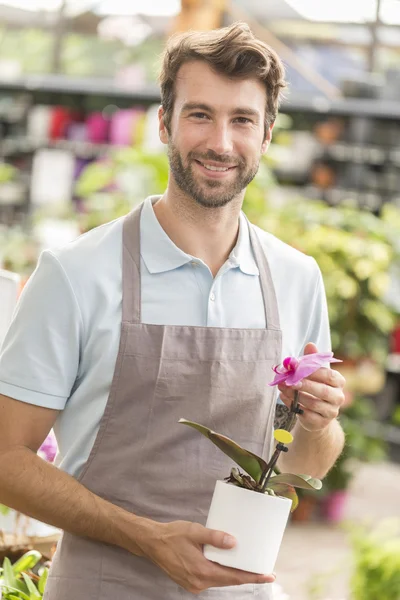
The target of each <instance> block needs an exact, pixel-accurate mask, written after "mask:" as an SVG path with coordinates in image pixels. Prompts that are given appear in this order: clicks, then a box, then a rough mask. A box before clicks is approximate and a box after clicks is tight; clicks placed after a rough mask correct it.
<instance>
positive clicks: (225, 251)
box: [154, 182, 244, 277]
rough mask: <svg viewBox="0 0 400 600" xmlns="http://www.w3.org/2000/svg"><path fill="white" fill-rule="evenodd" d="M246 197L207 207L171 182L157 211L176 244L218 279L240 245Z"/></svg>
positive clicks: (167, 232) (155, 207)
mask: <svg viewBox="0 0 400 600" xmlns="http://www.w3.org/2000/svg"><path fill="white" fill-rule="evenodd" d="M243 196H244V194H241V195H240V197H237V198H234V199H233V200H232V201H231V202H229V204H227V205H226V206H223V207H220V208H206V207H204V206H200V205H199V204H197V203H196V202H195V201H194V200H193V199H192V198H190V197H189V196H187V195H186V194H184V193H183V192H182V191H181V190H180V189H179V188H177V186H173V184H172V185H171V182H169V184H168V188H167V190H166V192H165V194H164V195H163V196H162V197H161V198H160V199H159V200H158V201H157V202H156V203H155V205H154V212H155V214H156V217H157V219H158V221H159V223H160V225H161V227H162V228H163V229H164V231H165V232H166V234H167V235H168V237H169V238H170V239H171V240H172V241H173V242H174V244H175V245H176V246H178V248H180V249H181V250H183V251H184V252H186V253H187V254H190V255H191V256H195V257H196V258H199V259H201V260H202V261H203V262H205V264H206V265H207V266H208V267H209V268H210V271H211V272H212V274H213V276H214V277H215V275H216V274H217V273H218V271H219V269H220V268H221V267H222V265H223V264H224V263H225V261H226V260H227V258H228V256H229V254H230V252H231V251H232V249H233V248H234V246H235V244H236V240H237V237H238V233H239V214H240V210H241V206H242V203H243Z"/></svg>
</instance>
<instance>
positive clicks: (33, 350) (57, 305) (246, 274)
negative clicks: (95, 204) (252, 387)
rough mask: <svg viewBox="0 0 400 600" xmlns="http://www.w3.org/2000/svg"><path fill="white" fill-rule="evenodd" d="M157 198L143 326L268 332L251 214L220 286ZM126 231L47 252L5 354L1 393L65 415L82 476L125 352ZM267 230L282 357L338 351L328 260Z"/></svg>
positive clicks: (65, 465)
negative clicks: (174, 233)
mask: <svg viewBox="0 0 400 600" xmlns="http://www.w3.org/2000/svg"><path fill="white" fill-rule="evenodd" d="M155 200H156V198H148V199H147V200H146V201H145V203H144V207H143V211H142V216H141V270H142V320H143V322H145V323H153V324H166V325H168V324H170V325H195V326H196V325H197V326H208V327H230V328H261V327H265V315H264V310H263V300H262V295H261V289H260V281H259V271H258V267H257V264H256V262H255V259H254V256H253V252H252V248H251V244H250V237H249V230H248V224H247V220H246V218H245V216H244V215H243V214H241V215H240V222H239V236H238V240H237V244H236V246H235V248H234V249H233V250H232V252H231V254H230V256H229V258H228V260H227V261H226V263H225V264H224V265H223V266H222V268H221V269H220V271H219V273H218V274H217V276H216V277H215V278H213V276H212V274H211V272H210V270H209V268H208V267H207V265H206V264H205V263H204V262H203V261H201V260H200V259H198V258H196V257H194V256H190V255H189V254H186V253H185V252H183V251H182V250H180V249H179V248H178V247H177V246H176V245H175V244H174V243H173V242H172V241H171V240H170V238H169V237H168V236H167V234H166V233H165V232H164V230H163V229H162V227H161V226H160V224H159V222H158V220H157V217H156V216H155V213H154V210H153V205H152V202H154V201H155ZM122 223H123V219H122V218H121V219H117V220H115V221H112V222H111V223H108V224H106V225H103V226H101V227H98V228H96V229H93V230H91V231H89V232H88V233H86V234H84V235H82V236H80V237H78V238H77V239H76V240H74V241H73V242H71V243H69V244H68V245H66V246H64V247H63V248H60V249H57V250H52V251H45V252H43V253H42V255H41V257H40V259H39V263H38V266H37V268H36V270H35V272H34V273H33V275H32V277H31V278H30V280H29V282H28V283H27V285H26V286H25V288H24V291H23V293H22V295H21V297H20V300H19V303H18V306H17V309H16V311H15V314H14V318H13V321H12V324H11V326H10V329H9V331H8V333H7V335H6V338H5V340H4V342H3V347H2V352H1V355H0V393H1V394H5V395H7V396H10V397H12V398H15V399H17V400H20V401H23V402H29V403H31V404H36V405H39V406H45V407H48V408H53V409H57V410H60V411H62V412H60V414H59V416H58V418H57V421H56V424H55V427H54V431H55V433H56V436H57V442H58V445H59V454H58V456H57V458H56V464H58V465H59V466H60V467H61V468H62V469H64V470H65V471H67V472H68V473H70V474H72V475H75V476H76V475H78V474H79V472H80V470H81V468H82V466H83V465H84V464H85V462H86V460H87V458H88V456H89V453H90V450H91V448H92V446H93V443H94V440H95V437H96V434H97V431H98V428H99V423H100V420H101V417H102V415H103V412H104V408H105V405H106V402H107V399H108V395H109V390H110V385H111V381H112V377H113V372H114V367H115V362H116V358H117V353H118V345H119V337H120V325H121V301H122V277H121V275H122V273H121V258H122ZM257 231H258V234H259V236H260V241H261V243H262V245H263V247H264V249H265V251H266V253H267V256H268V261H269V264H270V268H271V272H272V279H273V281H274V286H275V291H276V295H277V300H278V306H279V313H280V321H281V328H282V332H283V352H282V358H283V357H285V356H288V355H301V354H302V353H303V349H304V346H305V344H306V343H307V342H310V341H311V342H314V343H315V344H316V345H317V347H318V349H319V350H320V351H329V350H330V335H329V326H328V316H327V307H326V300H325V293H324V288H323V283H322V278H321V274H320V271H319V268H318V266H317V264H316V262H315V261H314V259H313V258H310V257H308V256H305V255H304V254H302V253H301V252H299V251H297V250H295V249H294V248H292V247H291V246H288V245H286V244H284V243H283V242H281V241H280V240H278V239H277V238H275V237H274V236H272V235H270V234H268V233H266V232H264V231H262V230H260V229H257ZM272 378H273V373H271V380H272ZM116 443H118V442H116Z"/></svg>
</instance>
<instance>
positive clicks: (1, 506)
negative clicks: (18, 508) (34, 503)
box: [0, 504, 11, 516]
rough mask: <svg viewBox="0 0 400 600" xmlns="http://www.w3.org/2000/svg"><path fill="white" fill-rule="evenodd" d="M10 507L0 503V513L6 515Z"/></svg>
mask: <svg viewBox="0 0 400 600" xmlns="http://www.w3.org/2000/svg"><path fill="white" fill-rule="evenodd" d="M10 510H11V509H10V508H8V506H4V504H0V515H4V516H5V515H8V513H9V512H10Z"/></svg>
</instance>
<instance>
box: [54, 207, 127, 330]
mask: <svg viewBox="0 0 400 600" xmlns="http://www.w3.org/2000/svg"><path fill="white" fill-rule="evenodd" d="M123 222H124V217H121V218H119V219H117V220H115V221H111V222H110V223H107V224H105V225H102V226H100V227H96V228H94V229H92V230H90V231H88V232H87V233H84V234H83V235H81V236H79V237H78V238H76V239H75V240H74V241H72V242H70V243H69V244H67V245H65V246H63V247H62V248H57V249H52V251H51V252H52V254H53V257H54V259H55V260H56V261H57V263H58V266H59V269H60V270H62V271H63V276H64V278H65V279H66V281H67V282H68V285H69V286H70V288H71V291H72V295H73V297H74V298H75V301H76V303H77V304H78V306H79V310H80V313H81V316H82V320H83V323H84V329H85V330H86V329H87V328H88V327H89V326H90V324H92V323H93V318H102V315H104V314H105V313H107V311H109V310H111V309H112V308H114V307H117V306H118V304H119V302H120V301H121V294H122V291H121V290H122V228H123Z"/></svg>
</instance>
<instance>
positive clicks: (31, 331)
mask: <svg viewBox="0 0 400 600" xmlns="http://www.w3.org/2000/svg"><path fill="white" fill-rule="evenodd" d="M81 339H82V318H81V314H80V311H79V306H78V303H77V301H76V298H75V295H74V292H73V289H72V287H71V285H70V282H69V280H68V278H67V275H66V273H65V271H64V270H63V268H62V266H61V264H60V263H59V262H58V260H57V258H56V257H55V256H54V255H53V254H52V253H51V252H50V251H44V252H43V253H42V254H41V256H40V259H39V262H38V265H37V268H36V270H35V271H34V273H33V275H32V276H31V278H30V279H29V281H28V282H27V284H26V286H25V288H24V290H23V292H22V294H21V296H20V298H19V301H18V304H17V307H16V309H15V312H14V315H13V319H12V322H11V325H10V327H9V330H8V332H7V334H6V337H5V339H4V341H3V345H2V348H1V352H0V393H1V394H4V395H6V396H10V397H11V398H14V399H16V400H21V401H22V402H28V403H30V404H36V405H38V406H44V407H47V408H53V409H58V410H62V409H63V408H64V406H65V403H66V401H67V399H68V397H69V396H70V394H71V389H72V387H73V385H74V382H75V380H76V378H77V373H78V369H79V356H80V345H81Z"/></svg>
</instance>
